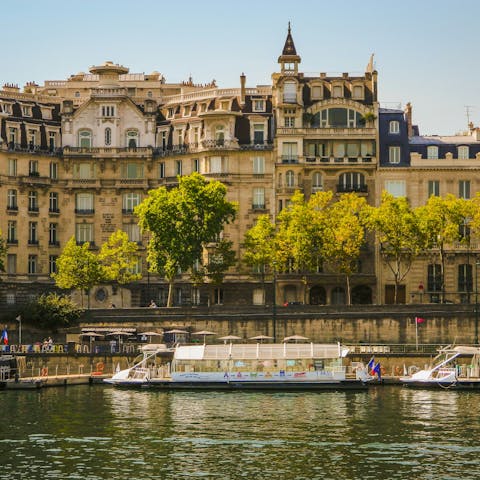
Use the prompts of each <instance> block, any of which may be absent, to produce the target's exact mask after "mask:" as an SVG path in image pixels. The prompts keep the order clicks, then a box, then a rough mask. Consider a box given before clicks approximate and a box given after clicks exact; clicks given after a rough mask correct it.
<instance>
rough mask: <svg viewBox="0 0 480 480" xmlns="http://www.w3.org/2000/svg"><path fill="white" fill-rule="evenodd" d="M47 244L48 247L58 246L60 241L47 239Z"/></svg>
mask: <svg viewBox="0 0 480 480" xmlns="http://www.w3.org/2000/svg"><path fill="white" fill-rule="evenodd" d="M48 245H49V246H50V247H59V246H60V242H59V241H58V240H49V242H48Z"/></svg>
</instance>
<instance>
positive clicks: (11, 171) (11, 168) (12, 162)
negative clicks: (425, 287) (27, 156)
mask: <svg viewBox="0 0 480 480" xmlns="http://www.w3.org/2000/svg"><path fill="white" fill-rule="evenodd" d="M8 176H9V177H16V176H17V159H16V158H9V159H8Z"/></svg>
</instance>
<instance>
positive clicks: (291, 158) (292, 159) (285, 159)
mask: <svg viewBox="0 0 480 480" xmlns="http://www.w3.org/2000/svg"><path fill="white" fill-rule="evenodd" d="M299 158H300V157H299V156H298V155H282V157H281V160H282V163H299Z"/></svg>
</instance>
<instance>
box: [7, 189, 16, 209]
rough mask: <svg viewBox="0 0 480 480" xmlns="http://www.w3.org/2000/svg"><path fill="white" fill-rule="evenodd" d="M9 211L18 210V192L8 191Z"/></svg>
mask: <svg viewBox="0 0 480 480" xmlns="http://www.w3.org/2000/svg"><path fill="white" fill-rule="evenodd" d="M7 209H8V210H18V204H17V191H16V190H8V192H7Z"/></svg>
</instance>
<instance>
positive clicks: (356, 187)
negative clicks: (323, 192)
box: [337, 184, 368, 193]
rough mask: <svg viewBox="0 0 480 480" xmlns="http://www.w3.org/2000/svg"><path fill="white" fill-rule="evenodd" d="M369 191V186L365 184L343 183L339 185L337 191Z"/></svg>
mask: <svg viewBox="0 0 480 480" xmlns="http://www.w3.org/2000/svg"><path fill="white" fill-rule="evenodd" d="M351 192H356V193H368V187H367V185H365V184H342V185H337V193H351Z"/></svg>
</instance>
